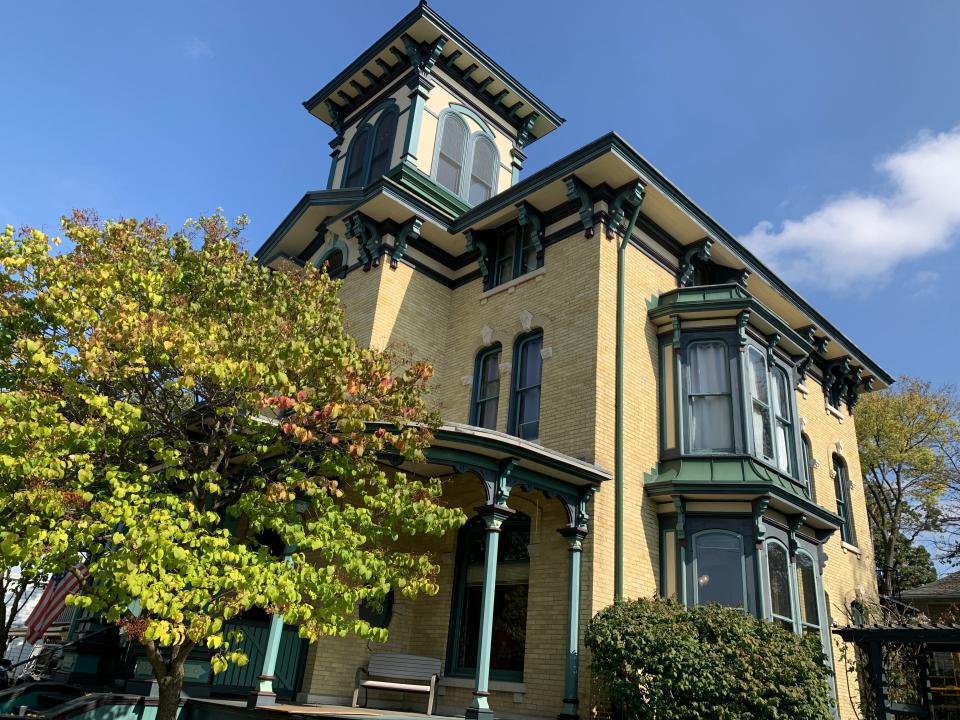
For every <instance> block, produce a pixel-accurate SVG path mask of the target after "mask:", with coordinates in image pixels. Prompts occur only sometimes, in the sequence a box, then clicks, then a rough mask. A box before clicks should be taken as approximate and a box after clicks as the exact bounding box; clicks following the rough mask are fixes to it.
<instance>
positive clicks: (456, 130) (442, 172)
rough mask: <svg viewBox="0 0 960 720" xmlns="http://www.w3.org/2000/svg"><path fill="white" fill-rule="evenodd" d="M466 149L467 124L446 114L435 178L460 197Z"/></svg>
mask: <svg viewBox="0 0 960 720" xmlns="http://www.w3.org/2000/svg"><path fill="white" fill-rule="evenodd" d="M466 148H467V124H466V123H465V122H464V121H463V119H462V118H461V117H460V116H459V115H457V114H456V113H447V114H445V115H444V116H443V124H442V126H441V128H440V140H439V151H438V152H437V162H436V169H435V176H436V179H437V182H438V183H439V184H440V185H442V186H443V187H445V188H446V189H447V190H449V191H450V192H452V193H453V194H454V195H460V176H461V174H462V173H463V157H464V153H465V152H466Z"/></svg>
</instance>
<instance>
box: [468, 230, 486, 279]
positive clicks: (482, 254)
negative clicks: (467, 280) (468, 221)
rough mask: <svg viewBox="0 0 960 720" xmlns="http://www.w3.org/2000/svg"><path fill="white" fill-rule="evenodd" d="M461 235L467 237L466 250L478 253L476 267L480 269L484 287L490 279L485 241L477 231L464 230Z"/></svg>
mask: <svg viewBox="0 0 960 720" xmlns="http://www.w3.org/2000/svg"><path fill="white" fill-rule="evenodd" d="M463 234H464V235H465V236H466V237H467V250H468V251H472V250H476V251H477V252H478V253H479V255H478V256H477V266H478V267H479V268H480V275H481V276H482V277H483V284H484V287H486V284H487V278H489V277H490V269H489V268H488V267H487V254H488V252H489V250H488V249H487V241H486V240H484V239H483V236H482V235H481V234H480V231H478V230H466V231H464V233H463Z"/></svg>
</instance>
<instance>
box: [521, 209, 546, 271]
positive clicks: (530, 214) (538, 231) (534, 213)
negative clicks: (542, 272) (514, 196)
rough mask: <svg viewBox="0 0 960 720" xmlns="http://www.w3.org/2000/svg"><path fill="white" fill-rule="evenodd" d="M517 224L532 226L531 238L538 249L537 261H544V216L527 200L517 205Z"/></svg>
mask: <svg viewBox="0 0 960 720" xmlns="http://www.w3.org/2000/svg"><path fill="white" fill-rule="evenodd" d="M517 210H518V211H519V214H518V215H517V222H518V223H520V227H526V226H527V225H529V226H530V236H531V237H532V238H533V243H534V246H535V247H536V248H537V260H543V215H541V214H540V211H539V210H537V209H536V208H535V207H534V206H533V205H531V204H530V203H528V202H527V201H526V200H524V201H522V202H519V203H517Z"/></svg>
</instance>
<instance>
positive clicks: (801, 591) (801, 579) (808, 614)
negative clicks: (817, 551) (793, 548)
mask: <svg viewBox="0 0 960 720" xmlns="http://www.w3.org/2000/svg"><path fill="white" fill-rule="evenodd" d="M795 564H796V578H797V580H796V585H797V600H798V603H797V609H798V610H799V621H800V632H802V633H814V634H816V635H819V634H820V603H819V595H818V593H817V570H816V566H815V565H814V562H813V558H812V557H811V556H810V555H808V554H807V553H805V552H803V551H800V552H798V553H797V555H796V559H795Z"/></svg>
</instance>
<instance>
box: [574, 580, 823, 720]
mask: <svg viewBox="0 0 960 720" xmlns="http://www.w3.org/2000/svg"><path fill="white" fill-rule="evenodd" d="M585 642H586V645H587V647H588V648H590V650H591V651H592V653H593V672H594V675H595V676H596V678H597V679H598V681H599V683H600V686H601V687H602V688H603V689H604V690H605V691H606V693H607V694H608V695H609V697H610V700H611V702H612V703H613V704H614V706H615V707H620V708H621V709H622V710H623V711H624V713H625V714H624V717H626V718H629V719H631V720H632V719H633V718H637V719H638V720H642V719H649V720H780V719H782V720H788V719H789V720H800V719H802V720H831V718H832V714H831V707H832V705H833V694H832V692H831V690H830V687H829V684H828V678H829V671H828V670H827V668H826V666H825V665H824V661H823V651H822V649H821V646H820V638H819V637H816V636H814V635H807V636H804V637H801V636H799V635H796V634H794V633H792V632H790V631H788V630H785V629H784V628H782V627H780V626H779V625H777V624H775V623H772V622H768V621H765V620H757V619H756V618H754V617H752V616H749V615H744V614H743V613H741V612H738V611H737V610H733V609H731V608H725V607H720V606H719V605H706V606H701V607H693V608H690V609H686V608H684V607H683V606H682V605H679V604H678V603H676V602H674V601H672V600H661V599H659V598H653V599H640V600H631V601H625V602H621V603H617V604H615V605H612V606H610V607H608V608H606V609H605V610H601V611H600V612H599V613H597V615H596V616H595V617H594V618H593V620H591V621H590V624H589V625H588V627H587V631H586V638H585Z"/></svg>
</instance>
